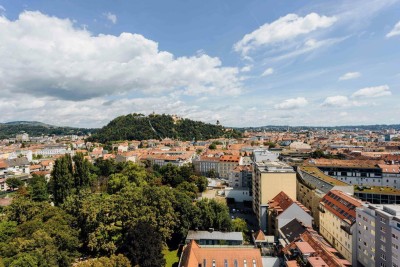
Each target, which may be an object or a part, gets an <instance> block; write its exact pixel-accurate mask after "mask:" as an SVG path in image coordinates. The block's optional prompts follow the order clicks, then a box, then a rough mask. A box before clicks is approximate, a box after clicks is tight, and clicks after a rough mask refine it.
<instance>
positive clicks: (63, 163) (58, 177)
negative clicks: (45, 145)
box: [51, 154, 74, 206]
mask: <svg viewBox="0 0 400 267" xmlns="http://www.w3.org/2000/svg"><path fill="white" fill-rule="evenodd" d="M51 174H52V183H51V185H52V187H53V188H52V193H53V200H54V204H55V205H56V206H58V205H60V204H62V203H63V202H64V200H65V199H66V198H67V196H68V195H69V194H70V193H71V190H72V186H73V182H74V178H73V169H72V159H71V156H70V155H68V154H66V155H65V156H63V157H61V158H59V159H57V160H56V162H55V164H54V169H53V171H52V173H51Z"/></svg>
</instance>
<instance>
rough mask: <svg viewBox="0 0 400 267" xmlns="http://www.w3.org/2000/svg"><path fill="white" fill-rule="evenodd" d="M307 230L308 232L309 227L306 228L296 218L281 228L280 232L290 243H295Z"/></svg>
mask: <svg viewBox="0 0 400 267" xmlns="http://www.w3.org/2000/svg"><path fill="white" fill-rule="evenodd" d="M306 230H307V227H305V226H304V225H303V224H302V223H301V222H300V221H299V220H297V219H296V218H294V219H293V220H291V221H290V222H289V223H287V224H286V225H285V226H283V227H282V228H280V231H281V232H282V233H283V234H284V235H285V238H286V239H287V240H288V241H289V243H290V242H292V241H294V240H295V239H297V238H298V237H299V236H300V235H301V234H302V233H304V232H305V231H306Z"/></svg>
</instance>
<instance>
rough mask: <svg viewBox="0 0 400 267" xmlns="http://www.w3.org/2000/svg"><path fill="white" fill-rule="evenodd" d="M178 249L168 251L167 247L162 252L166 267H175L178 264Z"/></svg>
mask: <svg viewBox="0 0 400 267" xmlns="http://www.w3.org/2000/svg"><path fill="white" fill-rule="evenodd" d="M177 253H178V249H175V250H169V249H168V247H165V248H164V250H163V254H164V258H165V260H166V262H167V263H166V264H165V266H166V267H177V266H178V263H179V257H178V255H177Z"/></svg>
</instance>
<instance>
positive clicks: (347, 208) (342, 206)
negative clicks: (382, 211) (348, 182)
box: [321, 190, 362, 224]
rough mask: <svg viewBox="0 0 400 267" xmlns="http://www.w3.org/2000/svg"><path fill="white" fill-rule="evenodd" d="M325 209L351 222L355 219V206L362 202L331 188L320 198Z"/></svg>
mask: <svg viewBox="0 0 400 267" xmlns="http://www.w3.org/2000/svg"><path fill="white" fill-rule="evenodd" d="M321 203H323V204H324V206H325V209H327V210H329V211H330V212H331V213H333V214H335V215H336V216H337V217H339V218H340V219H341V220H348V221H349V222H350V224H353V223H354V222H355V219H356V207H360V206H361V205H362V202H361V201H360V200H358V199H356V198H354V197H352V196H350V195H348V194H346V193H344V192H342V191H339V190H331V191H329V192H328V194H326V195H325V196H324V197H323V198H322V199H321Z"/></svg>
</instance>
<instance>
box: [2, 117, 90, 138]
mask: <svg viewBox="0 0 400 267" xmlns="http://www.w3.org/2000/svg"><path fill="white" fill-rule="evenodd" d="M95 130H96V129H86V128H73V127H60V126H53V125H49V124H45V123H41V122H37V121H15V122H7V123H0V139H4V138H11V137H15V135H16V134H18V133H21V132H25V133H27V134H29V136H41V135H53V134H54V135H72V134H73V135H86V134H88V133H93V132H94V131H95Z"/></svg>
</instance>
